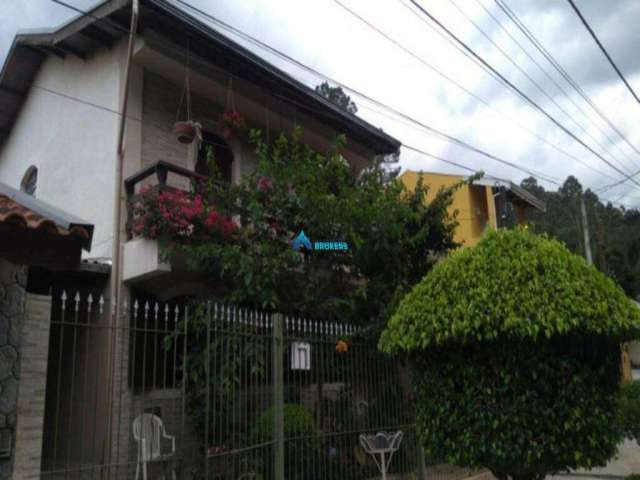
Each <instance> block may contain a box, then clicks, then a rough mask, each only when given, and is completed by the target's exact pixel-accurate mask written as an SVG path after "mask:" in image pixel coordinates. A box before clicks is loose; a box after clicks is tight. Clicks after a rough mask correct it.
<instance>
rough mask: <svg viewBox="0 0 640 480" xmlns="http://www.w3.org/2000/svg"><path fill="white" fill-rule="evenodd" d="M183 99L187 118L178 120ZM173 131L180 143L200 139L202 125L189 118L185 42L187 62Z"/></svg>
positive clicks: (188, 88)
mask: <svg viewBox="0 0 640 480" xmlns="http://www.w3.org/2000/svg"><path fill="white" fill-rule="evenodd" d="M183 100H186V101H185V108H186V114H187V119H186V120H178V117H179V116H180V110H181V109H182V102H183ZM173 131H174V133H175V134H176V138H177V139H178V141H179V142H180V143H184V144H189V143H192V142H193V141H194V140H198V141H200V140H202V126H201V125H200V124H199V123H198V122H194V121H193V120H192V119H191V88H190V82H189V44H188V43H187V64H186V68H185V78H184V88H183V89H182V95H181V96H180V103H179V104H178V111H177V112H176V122H175V123H174V124H173Z"/></svg>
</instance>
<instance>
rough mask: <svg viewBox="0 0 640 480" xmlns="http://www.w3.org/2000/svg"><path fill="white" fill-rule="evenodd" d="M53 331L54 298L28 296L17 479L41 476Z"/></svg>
mask: <svg viewBox="0 0 640 480" xmlns="http://www.w3.org/2000/svg"><path fill="white" fill-rule="evenodd" d="M50 327H51V297H50V296H48V295H34V294H32V293H28V294H27V295H26V301H25V316H24V328H23V334H22V352H21V357H22V361H21V362H22V365H21V369H20V392H19V396H18V425H17V432H16V455H15V468H14V478H15V479H22V478H29V477H32V476H37V475H38V474H39V473H40V460H41V456H42V430H43V427H44V401H45V392H46V386H47V359H48V355H49V331H50Z"/></svg>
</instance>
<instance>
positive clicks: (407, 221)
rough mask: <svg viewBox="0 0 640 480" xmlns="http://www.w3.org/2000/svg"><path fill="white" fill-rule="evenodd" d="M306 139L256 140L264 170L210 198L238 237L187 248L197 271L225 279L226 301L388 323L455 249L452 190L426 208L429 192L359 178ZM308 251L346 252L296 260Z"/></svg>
mask: <svg viewBox="0 0 640 480" xmlns="http://www.w3.org/2000/svg"><path fill="white" fill-rule="evenodd" d="M300 135H301V131H300V130H297V131H295V132H294V134H293V135H292V136H290V137H288V136H285V135H282V136H280V137H279V138H278V139H277V140H276V141H275V142H274V143H273V144H268V143H266V142H265V141H264V140H263V137H262V135H261V134H260V133H259V132H257V131H254V132H253V133H252V138H251V141H252V142H253V144H254V146H255V149H256V150H255V151H256V154H257V159H258V163H257V166H256V169H255V170H254V171H253V172H252V173H250V174H248V175H246V176H245V177H244V178H243V180H242V182H241V183H240V185H237V186H231V187H228V188H222V189H216V188H217V187H216V186H215V185H213V184H212V185H211V186H212V188H214V189H216V190H215V191H213V192H209V193H206V194H204V195H203V197H205V198H215V203H216V205H217V206H218V209H219V211H220V212H221V213H222V214H224V215H225V216H226V217H229V218H231V217H233V218H237V219H238V220H239V223H240V227H239V228H238V230H237V232H235V234H234V240H233V241H229V242H224V241H221V242H208V243H199V244H186V245H183V246H181V248H182V249H183V250H184V251H185V252H186V253H187V257H188V258H189V259H190V264H191V265H192V266H193V267H194V268H198V269H199V270H205V271H207V272H209V273H210V274H212V275H216V276H219V277H220V278H221V279H222V283H223V284H224V285H226V286H227V289H226V290H225V291H221V292H218V293H219V294H220V295H221V296H224V297H225V298H227V299H231V300H232V301H234V302H236V303H239V304H242V305H246V306H252V307H257V308H261V309H268V310H272V311H278V312H282V313H296V314H298V315H306V316H309V317H312V318H318V317H320V318H336V319H341V320H344V321H346V320H350V321H354V322H360V323H366V324H371V323H382V324H384V323H385V322H386V320H387V317H386V316H387V315H388V312H389V311H390V308H392V307H393V305H394V302H396V301H397V300H398V299H399V298H401V296H402V295H403V294H404V293H406V291H408V289H409V288H411V286H413V285H414V284H415V283H416V282H418V281H419V280H420V279H421V278H422V277H423V276H424V275H425V274H426V273H427V272H428V271H429V269H430V268H431V267H432V265H433V264H434V263H435V261H436V259H437V258H438V256H440V255H442V254H444V253H446V252H448V251H449V250H451V249H452V248H455V247H456V244H455V242H454V241H453V231H454V229H455V226H456V223H455V219H454V218H453V217H451V216H450V215H449V213H448V211H447V207H448V206H449V204H450V203H451V198H452V193H453V189H448V190H443V191H441V192H439V194H438V195H437V196H436V197H435V199H434V200H433V201H431V202H429V203H427V202H426V201H425V199H426V193H427V187H425V186H423V185H422V184H420V185H419V186H418V188H417V189H416V190H415V191H414V192H408V191H407V190H406V189H405V187H404V185H403V184H402V182H400V181H399V180H397V179H389V178H388V175H387V172H386V171H385V170H384V169H383V167H382V166H381V165H380V164H378V163H374V164H372V166H371V167H370V168H367V169H365V170H363V171H356V170H354V169H353V168H352V167H351V166H350V165H349V164H348V163H347V162H346V161H345V160H344V158H343V157H342V156H341V155H340V154H339V153H338V150H339V147H340V146H341V145H342V144H343V142H344V139H339V140H338V142H337V143H336V146H335V149H332V150H331V151H329V152H327V153H319V152H316V151H314V150H312V149H311V148H309V147H308V146H306V145H303V144H301V143H300V141H299V139H300ZM301 231H304V232H305V233H306V234H307V235H308V236H309V237H310V239H311V241H312V242H313V241H334V242H335V241H339V242H346V243H347V244H348V247H349V248H348V249H347V250H346V251H301V252H298V251H294V250H293V249H292V245H291V244H292V240H293V238H294V237H295V236H296V235H298V233H299V232H301Z"/></svg>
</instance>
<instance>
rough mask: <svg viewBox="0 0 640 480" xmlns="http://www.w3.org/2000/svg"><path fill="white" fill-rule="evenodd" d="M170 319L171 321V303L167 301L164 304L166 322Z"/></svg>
mask: <svg viewBox="0 0 640 480" xmlns="http://www.w3.org/2000/svg"><path fill="white" fill-rule="evenodd" d="M168 321H169V304H168V303H165V304H164V323H165V324H166V323H167V322H168ZM165 328H166V327H165Z"/></svg>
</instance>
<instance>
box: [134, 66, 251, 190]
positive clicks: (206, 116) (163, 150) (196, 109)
mask: <svg viewBox="0 0 640 480" xmlns="http://www.w3.org/2000/svg"><path fill="white" fill-rule="evenodd" d="M143 78H144V79H143V95H142V97H143V100H142V168H144V167H147V166H149V165H152V164H153V163H155V162H157V161H158V160H166V161H168V162H171V163H175V164H176V165H180V166H182V167H185V168H193V165H189V160H188V159H189V146H187V145H183V144H181V143H179V142H178V141H177V140H176V137H175V134H174V133H173V124H174V123H175V121H176V112H177V111H178V105H179V103H180V96H181V94H182V87H181V86H179V85H176V84H174V83H171V82H169V81H168V80H165V79H164V78H162V77H161V76H159V75H157V74H155V73H152V72H149V71H146V70H145V72H144V77H143ZM183 102H184V101H183ZM191 104H192V116H193V119H194V120H197V121H198V122H200V123H201V124H202V128H203V130H205V131H209V132H213V133H216V132H217V122H218V120H219V118H220V116H221V115H222V113H223V111H224V109H223V106H222V105H220V104H218V103H216V102H213V101H211V100H209V99H207V98H203V97H200V96H198V95H194V94H192V95H191ZM184 118H185V110H184V103H183V106H182V109H181V113H180V118H179V119H180V120H184ZM228 143H229V146H230V147H231V149H232V152H233V155H234V162H239V165H240V173H241V174H245V173H249V172H250V171H252V170H253V169H254V168H255V166H256V160H255V158H254V157H255V155H254V154H253V149H252V148H251V147H250V145H249V144H248V142H247V141H246V140H242V141H241V140H239V139H235V138H234V139H232V140H231V141H229V142H228ZM170 177H171V175H170ZM169 183H170V184H171V185H173V186H176V187H180V188H186V187H187V186H188V182H187V184H185V185H180V184H176V183H172V179H171V178H169Z"/></svg>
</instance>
